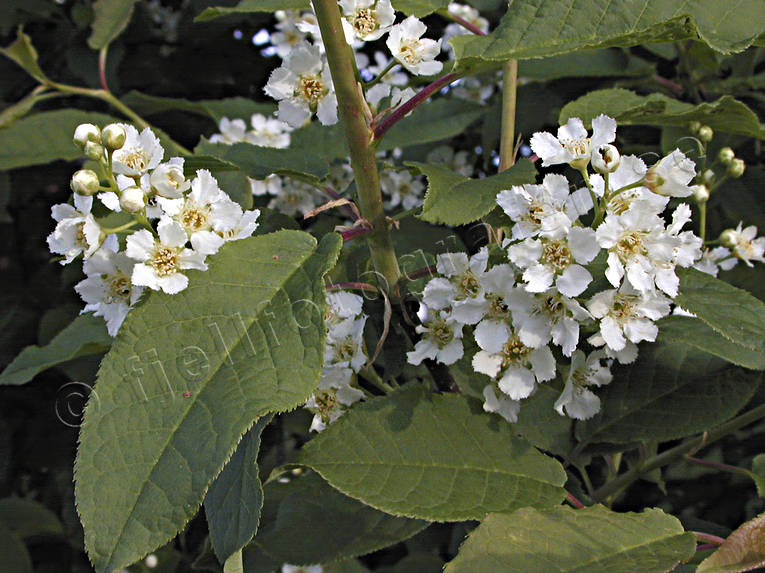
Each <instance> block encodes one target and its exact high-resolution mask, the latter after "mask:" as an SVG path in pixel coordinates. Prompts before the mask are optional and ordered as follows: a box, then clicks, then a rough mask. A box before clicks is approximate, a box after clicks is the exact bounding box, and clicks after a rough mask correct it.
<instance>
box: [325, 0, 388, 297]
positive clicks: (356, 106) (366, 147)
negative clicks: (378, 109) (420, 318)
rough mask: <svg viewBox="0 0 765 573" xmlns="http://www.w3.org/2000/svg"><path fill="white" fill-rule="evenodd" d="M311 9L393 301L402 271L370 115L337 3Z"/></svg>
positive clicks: (330, 0)
mask: <svg viewBox="0 0 765 573" xmlns="http://www.w3.org/2000/svg"><path fill="white" fill-rule="evenodd" d="M313 6H314V10H315V12H316V20H317V21H318V23H319V29H320V30H321V36H322V39H323V41H324V46H325V49H326V54H327V60H328V62H329V69H330V72H331V74H332V82H333V84H334V87H335V93H337V101H338V107H339V111H340V119H341V120H342V123H343V129H344V131H345V137H346V140H347V142H348V148H349V149H350V154H351V167H352V168H353V173H354V178H355V181H356V188H357V190H358V195H359V207H360V209H361V215H362V217H363V218H365V219H366V220H367V221H369V222H370V223H371V224H372V227H373V229H374V230H373V231H372V232H371V233H370V234H369V236H368V242H369V249H370V251H371V254H372V263H373V265H374V268H375V271H376V273H377V275H378V279H379V281H380V283H381V285H380V286H381V287H382V288H383V289H384V290H386V291H388V292H390V293H391V295H392V296H393V297H394V298H397V295H396V289H397V285H398V281H399V279H400V277H401V271H400V270H399V267H398V260H397V259H396V253H395V251H394V249H393V242H392V240H391V237H390V232H389V229H388V222H387V220H386V217H385V211H384V210H383V202H382V192H381V189H380V175H379V173H378V171H377V160H376V158H375V149H374V132H373V131H372V129H371V127H370V125H369V121H368V119H367V118H368V117H369V111H368V106H367V104H366V102H365V101H364V97H363V93H362V90H361V86H360V85H359V84H358V83H357V81H356V74H355V70H354V62H353V53H352V52H351V49H350V47H349V46H348V44H347V42H346V41H345V35H344V33H343V27H342V23H341V21H340V10H339V8H338V5H337V2H336V1H335V0H316V1H315V2H314V3H313Z"/></svg>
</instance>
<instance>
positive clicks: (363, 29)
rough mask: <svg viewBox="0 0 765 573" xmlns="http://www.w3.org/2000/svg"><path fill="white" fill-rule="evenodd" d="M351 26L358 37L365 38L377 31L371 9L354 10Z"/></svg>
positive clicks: (375, 18) (373, 13)
mask: <svg viewBox="0 0 765 573" xmlns="http://www.w3.org/2000/svg"><path fill="white" fill-rule="evenodd" d="M351 25H352V26H353V29H354V30H356V32H357V33H358V34H359V36H366V35H367V34H371V33H372V32H374V31H375V30H376V29H377V15H376V14H375V11H374V10H373V9H372V8H362V9H360V10H356V13H355V14H354V15H353V22H352V23H351Z"/></svg>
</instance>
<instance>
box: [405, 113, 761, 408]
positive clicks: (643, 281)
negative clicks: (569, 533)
mask: <svg viewBox="0 0 765 573" xmlns="http://www.w3.org/2000/svg"><path fill="white" fill-rule="evenodd" d="M592 125H593V133H592V134H591V135H590V134H589V133H588V132H587V130H586V129H585V127H584V125H583V123H582V121H581V120H579V119H578V118H572V119H570V120H569V121H568V123H567V124H566V125H564V126H561V127H560V129H559V130H558V134H557V137H556V136H555V135H553V134H551V133H535V134H534V136H533V137H532V138H531V148H532V150H533V151H534V153H535V154H536V155H537V156H538V157H539V158H540V159H541V160H542V165H543V166H548V165H556V164H562V163H567V164H569V165H571V166H572V167H574V168H575V169H577V170H578V171H579V172H580V173H581V174H582V177H583V179H584V182H585V186H584V187H582V188H579V189H577V188H576V187H573V191H572V186H571V185H570V183H569V181H568V179H567V178H566V177H564V176H563V175H557V174H548V175H546V176H545V177H544V178H543V180H542V182H541V184H528V185H520V186H514V187H511V188H510V189H506V190H503V191H500V192H499V193H498V195H497V204H498V205H499V206H500V207H501V208H502V210H503V211H504V213H505V214H506V215H507V217H508V218H509V220H510V221H509V223H510V224H509V225H508V226H509V227H510V231H509V236H508V237H507V238H505V239H504V241H503V243H502V245H501V248H497V252H496V253H495V254H494V255H493V256H492V257H491V260H492V261H495V264H493V265H490V264H489V260H490V257H489V250H488V248H486V247H484V248H483V249H481V250H480V251H478V252H477V253H476V254H474V255H472V256H468V255H467V254H465V253H447V254H441V255H439V256H438V257H437V265H436V272H437V274H438V276H436V277H434V278H431V279H430V280H429V282H428V283H427V284H426V286H425V288H424V290H423V294H422V305H423V307H424V312H421V313H420V314H421V319H422V324H421V325H420V326H418V327H417V332H418V333H419V334H420V335H421V338H420V340H419V341H418V342H417V343H416V345H415V347H414V350H413V351H411V352H409V353H408V360H409V362H410V363H411V364H414V365H418V364H420V363H421V362H422V361H423V360H425V359H431V360H435V361H438V362H441V363H443V364H447V365H448V364H453V363H455V362H456V361H457V360H460V359H461V358H463V355H464V344H463V340H464V339H465V338H467V337H469V336H472V337H473V339H474V340H475V343H476V344H477V346H478V351H476V352H475V353H474V355H473V356H472V357H470V358H471V363H472V367H473V369H474V370H475V371H476V372H479V373H482V374H485V375H486V376H488V379H489V381H488V383H487V384H486V386H485V388H484V391H483V395H484V409H486V410H487V411H490V412H497V413H499V414H500V415H502V416H503V417H504V418H506V419H507V420H509V421H511V422H513V421H516V419H517V415H518V412H519V409H520V401H521V400H523V399H525V398H528V397H529V396H531V395H532V394H533V393H534V392H535V390H536V388H537V387H538V385H539V384H540V383H545V382H549V381H551V380H553V379H555V378H556V376H557V373H558V372H561V375H562V379H563V381H564V389H563V391H562V393H561V395H560V398H559V399H558V401H557V402H556V404H555V409H556V410H557V411H558V412H559V413H560V414H567V415H568V416H570V417H572V418H576V419H586V418H589V417H592V416H593V415H595V414H596V413H597V412H598V411H599V409H600V400H599V398H598V397H597V395H596V394H595V393H594V392H593V391H592V389H593V388H594V387H599V386H603V385H605V384H608V383H609V382H610V381H611V372H610V368H611V364H612V362H613V361H614V360H616V361H618V362H620V363H629V362H632V361H634V360H635V358H636V357H637V344H638V343H639V342H642V341H651V342H652V341H655V340H656V336H657V334H658V327H657V326H656V324H655V323H656V321H657V320H658V319H660V318H662V317H664V316H666V315H668V314H669V313H670V311H671V309H672V305H673V298H674V297H676V296H677V294H678V287H679V278H678V276H677V273H676V268H677V267H691V266H696V268H698V269H700V270H703V271H705V272H709V273H710V274H716V273H717V271H718V269H719V268H723V269H725V268H730V266H731V265H732V264H734V262H735V260H737V259H741V260H744V261H745V262H747V263H750V261H752V260H759V261H762V260H763V256H762V255H763V251H764V250H765V238H759V239H757V238H755V236H756V229H755V228H754V227H747V228H742V225H739V226H738V228H737V229H730V230H728V231H725V232H724V233H723V236H722V237H721V239H720V240H719V241H715V242H722V243H723V244H724V245H725V246H723V247H718V248H716V249H713V250H711V251H704V252H703V253H704V254H702V247H703V241H702V239H701V238H700V237H698V236H696V235H695V234H694V233H693V231H691V230H684V228H685V227H686V226H687V224H688V223H689V222H690V221H691V207H690V205H689V204H688V203H685V202H681V203H679V205H677V206H676V207H675V208H674V210H672V211H671V213H665V211H666V209H667V206H668V203H669V201H670V197H674V198H690V200H694V201H696V202H697V203H698V202H700V201H706V199H707V198H708V193H707V194H706V196H705V197H699V193H698V192H697V191H696V189H695V186H693V184H692V183H693V180H694V179H698V178H699V177H700V176H699V175H697V174H696V170H695V164H694V162H693V161H692V160H690V159H689V158H688V157H686V156H685V155H684V154H683V153H682V152H681V151H679V150H677V149H676V150H674V151H673V152H672V153H670V154H669V155H667V156H666V157H663V158H662V159H660V160H659V161H658V162H657V163H655V164H654V165H651V166H650V167H649V166H647V165H646V164H645V163H644V162H643V160H642V159H640V158H638V157H635V156H621V155H620V153H619V151H618V149H617V148H616V147H615V146H614V145H612V144H613V142H614V141H615V139H616V122H615V121H614V120H613V119H612V118H610V117H607V116H604V115H601V116H599V117H597V118H595V119H594V120H593V122H592ZM590 169H592V170H594V171H595V173H591V172H590ZM583 219H584V220H583ZM497 247H499V246H497ZM721 249H724V250H721ZM596 258H598V260H599V261H602V263H603V264H600V265H594V264H592V263H593V262H594V261H595V260H596ZM603 267H605V270H601V271H600V272H603V276H602V277H594V276H593V273H594V272H595V269H603ZM604 287H605V288H604ZM556 357H557V359H556ZM561 361H568V362H569V364H568V366H565V365H564V366H563V367H561V365H560V363H561Z"/></svg>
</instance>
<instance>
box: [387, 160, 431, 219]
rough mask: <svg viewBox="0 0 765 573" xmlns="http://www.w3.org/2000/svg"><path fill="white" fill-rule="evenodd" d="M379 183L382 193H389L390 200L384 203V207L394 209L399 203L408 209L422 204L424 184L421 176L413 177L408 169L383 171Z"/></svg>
mask: <svg viewBox="0 0 765 573" xmlns="http://www.w3.org/2000/svg"><path fill="white" fill-rule="evenodd" d="M380 185H381V187H382V191H383V193H385V194H386V195H390V200H389V201H386V202H385V204H384V205H385V208H386V209H394V208H395V207H398V206H399V205H401V206H402V207H403V208H404V209H406V210H409V209H414V208H415V207H418V206H420V205H422V193H423V191H425V185H424V184H423V182H422V178H421V177H413V176H412V174H411V173H409V171H393V170H390V169H388V170H386V171H383V172H382V174H381V176H380Z"/></svg>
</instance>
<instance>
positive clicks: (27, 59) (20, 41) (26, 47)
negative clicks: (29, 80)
mask: <svg viewBox="0 0 765 573" xmlns="http://www.w3.org/2000/svg"><path fill="white" fill-rule="evenodd" d="M0 54H3V55H4V56H6V57H7V58H10V59H11V60H13V61H14V62H16V63H17V64H18V65H19V66H21V67H22V68H24V71H26V72H27V73H28V74H29V75H30V76H32V77H33V78H35V79H36V80H37V81H38V82H40V83H46V82H48V81H49V80H48V78H47V77H46V76H45V73H44V72H43V71H42V69H40V65H39V64H38V63H37V50H35V47H34V46H33V45H32V40H31V39H30V38H29V36H27V35H26V34H25V33H24V31H23V30H22V29H21V27H19V29H18V31H17V32H16V40H15V41H14V42H13V43H12V44H11V45H10V46H8V47H7V48H0Z"/></svg>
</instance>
